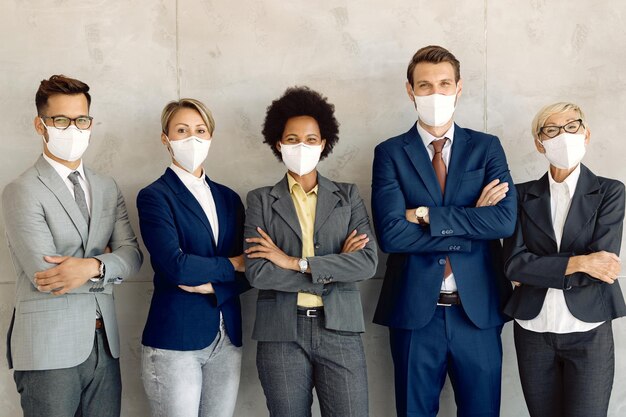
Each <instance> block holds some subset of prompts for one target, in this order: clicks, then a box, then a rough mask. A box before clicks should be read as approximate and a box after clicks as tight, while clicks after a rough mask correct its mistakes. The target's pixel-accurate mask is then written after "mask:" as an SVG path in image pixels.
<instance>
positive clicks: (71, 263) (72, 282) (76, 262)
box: [35, 256, 100, 295]
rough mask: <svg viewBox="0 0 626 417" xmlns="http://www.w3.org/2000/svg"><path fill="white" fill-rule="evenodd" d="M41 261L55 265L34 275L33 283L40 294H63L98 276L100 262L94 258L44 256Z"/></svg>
mask: <svg viewBox="0 0 626 417" xmlns="http://www.w3.org/2000/svg"><path fill="white" fill-rule="evenodd" d="M43 259H44V260H45V261H46V262H48V263H51V264H57V265H56V266H54V267H52V268H50V269H46V270H45V271H39V272H36V273H35V283H36V284H37V289H38V290H39V291H41V292H51V293H52V294H53V295H61V294H65V293H67V292H69V291H71V290H73V289H74V288H78V287H80V286H81V285H83V284H84V283H85V282H87V280H89V278H93V277H97V276H98V275H99V274H100V261H98V260H97V259H95V258H73V257H70V256H44V258H43Z"/></svg>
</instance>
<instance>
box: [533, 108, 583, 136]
mask: <svg viewBox="0 0 626 417" xmlns="http://www.w3.org/2000/svg"><path fill="white" fill-rule="evenodd" d="M569 110H574V111H575V112H577V113H578V115H579V116H580V119H581V120H582V121H583V127H584V128H585V129H587V128H588V127H589V126H588V125H587V120H586V119H585V113H583V111H582V110H581V109H580V107H578V105H577V104H574V103H567V102H564V101H561V102H558V103H554V104H548V105H547V106H545V107H543V108H542V109H541V110H539V112H538V113H537V115H536V116H535V118H534V119H533V122H532V124H531V129H532V133H533V137H534V138H535V140H539V129H541V128H542V127H543V124H544V123H545V122H546V120H548V118H550V116H552V115H554V114H559V113H565V112H566V111H569Z"/></svg>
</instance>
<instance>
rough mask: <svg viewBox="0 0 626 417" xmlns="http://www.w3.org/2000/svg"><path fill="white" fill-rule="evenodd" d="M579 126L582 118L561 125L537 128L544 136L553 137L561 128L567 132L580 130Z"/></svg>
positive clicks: (581, 124)
mask: <svg viewBox="0 0 626 417" xmlns="http://www.w3.org/2000/svg"><path fill="white" fill-rule="evenodd" d="M581 126H583V121H582V119H578V120H572V121H571V122H568V123H567V124H564V125H563V126H555V125H550V126H543V127H541V128H539V133H543V134H544V135H545V136H546V137H548V138H550V139H552V138H555V137H557V136H558V135H559V133H561V129H563V130H564V131H566V132H567V133H576V132H578V131H579V130H580V128H581Z"/></svg>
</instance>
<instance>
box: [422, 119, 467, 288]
mask: <svg viewBox="0 0 626 417" xmlns="http://www.w3.org/2000/svg"><path fill="white" fill-rule="evenodd" d="M416 125H417V133H419V135H420V138H421V139H422V142H423V143H424V147H425V148H426V151H428V156H429V157H430V160H431V161H432V160H433V157H434V156H435V147H434V146H433V145H432V141H434V140H437V139H441V138H448V140H447V141H446V143H445V144H444V145H443V149H442V150H441V157H442V158H443V163H444V164H445V165H446V171H447V170H448V165H449V164H450V155H451V154H452V141H453V140H454V123H452V126H450V129H448V131H447V132H446V133H445V134H444V135H443V136H441V137H440V138H436V137H434V136H433V135H431V134H430V133H428V132H427V131H426V129H424V128H423V127H422V126H420V124H419V122H417V123H416ZM451 266H452V268H454V265H451ZM456 290H457V286H456V280H455V279H454V273H451V274H450V275H448V277H447V278H446V279H444V280H442V281H441V291H446V292H447V291H456Z"/></svg>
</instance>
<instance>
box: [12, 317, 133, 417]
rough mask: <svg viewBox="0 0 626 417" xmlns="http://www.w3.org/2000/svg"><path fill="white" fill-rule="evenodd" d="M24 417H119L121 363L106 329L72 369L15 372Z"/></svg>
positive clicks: (95, 337) (14, 376)
mask: <svg viewBox="0 0 626 417" xmlns="http://www.w3.org/2000/svg"><path fill="white" fill-rule="evenodd" d="M13 378H14V379H15V384H16V385H17V391H18V392H19V393H20V397H21V398H20V400H21V405H22V409H23V410H24V417H42V416H46V417H81V416H84V417H119V415H120V410H121V399H122V379H121V376H120V361H119V359H116V358H113V357H112V356H111V352H109V348H108V344H107V341H106V333H105V331H104V329H100V330H96V331H95V336H94V345H93V349H92V350H91V354H90V355H89V357H88V358H87V360H85V361H84V362H83V363H81V364H80V365H77V366H73V367H71V368H64V369H50V370H45V371H15V373H14V374H13Z"/></svg>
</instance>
